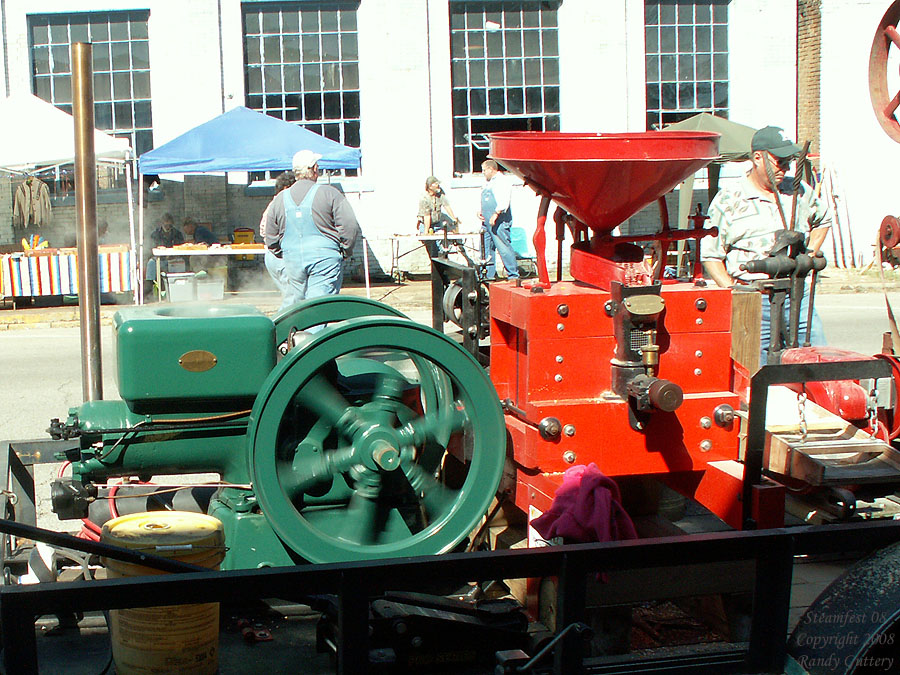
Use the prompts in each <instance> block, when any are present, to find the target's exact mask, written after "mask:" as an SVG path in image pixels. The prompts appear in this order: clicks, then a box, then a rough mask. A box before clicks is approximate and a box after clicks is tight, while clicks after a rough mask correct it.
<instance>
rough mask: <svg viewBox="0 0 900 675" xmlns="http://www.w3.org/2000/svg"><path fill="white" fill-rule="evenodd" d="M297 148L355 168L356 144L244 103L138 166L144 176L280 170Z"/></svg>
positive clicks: (330, 164) (327, 164)
mask: <svg viewBox="0 0 900 675" xmlns="http://www.w3.org/2000/svg"><path fill="white" fill-rule="evenodd" d="M298 150H312V151H313V152H315V153H318V154H320V155H322V159H321V160H319V166H320V167H321V168H323V169H356V168H359V161H360V152H359V149H358V148H348V147H347V146H345V145H341V144H340V143H337V142H335V141H332V140H331V139H329V138H325V137H324V136H320V135H319V134H317V133H315V132H312V131H309V130H308V129H304V128H303V127H301V126H298V125H296V124H292V123H291V122H283V121H282V120H279V119H276V118H275V117H271V116H269V115H264V114H262V113H258V112H256V111H254V110H250V109H249V108H244V107H243V106H241V107H238V108H234V109H233V110H229V111H228V112H227V113H224V114H222V115H219V116H218V117H215V118H213V119H211V120H210V121H209V122H204V123H203V124H201V125H200V126H197V127H194V128H193V129H191V130H190V131H186V132H185V133H183V134H181V136H178V137H177V138H174V139H172V140H171V141H169V142H168V143H166V144H165V145H161V146H160V147H158V148H155V149H153V150H150V151H149V152H145V153H144V154H143V155H141V156H140V159H139V160H138V166H139V169H140V171H141V173H143V174H159V173H204V172H207V171H279V170H281V171H284V170H287V169H290V168H291V158H293V156H294V153H295V152H297V151H298Z"/></svg>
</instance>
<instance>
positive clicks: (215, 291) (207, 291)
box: [194, 278, 225, 301]
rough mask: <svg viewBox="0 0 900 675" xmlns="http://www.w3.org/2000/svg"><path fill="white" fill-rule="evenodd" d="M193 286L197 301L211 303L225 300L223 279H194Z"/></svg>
mask: <svg viewBox="0 0 900 675" xmlns="http://www.w3.org/2000/svg"><path fill="white" fill-rule="evenodd" d="M194 286H195V288H196V289H197V300H204V301H211V300H222V299H224V298H225V280H224V279H212V278H206V279H195V280H194Z"/></svg>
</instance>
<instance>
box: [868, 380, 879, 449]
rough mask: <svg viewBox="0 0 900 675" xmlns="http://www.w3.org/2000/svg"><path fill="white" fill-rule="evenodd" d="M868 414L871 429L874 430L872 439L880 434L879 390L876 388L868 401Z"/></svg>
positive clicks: (870, 393)
mask: <svg viewBox="0 0 900 675" xmlns="http://www.w3.org/2000/svg"><path fill="white" fill-rule="evenodd" d="M866 412H867V413H868V418H869V429H871V430H872V438H875V436H876V435H877V434H878V390H877V389H875V388H874V387H873V388H872V391H870V392H869V396H868V398H867V399H866Z"/></svg>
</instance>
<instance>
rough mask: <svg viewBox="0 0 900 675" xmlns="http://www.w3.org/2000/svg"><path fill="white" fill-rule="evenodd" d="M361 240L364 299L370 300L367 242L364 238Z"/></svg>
mask: <svg viewBox="0 0 900 675" xmlns="http://www.w3.org/2000/svg"><path fill="white" fill-rule="evenodd" d="M362 240H363V268H364V271H365V275H366V299H368V300H371V299H372V288H371V287H370V285H369V240H368V239H366V238H365V237H363V238H362Z"/></svg>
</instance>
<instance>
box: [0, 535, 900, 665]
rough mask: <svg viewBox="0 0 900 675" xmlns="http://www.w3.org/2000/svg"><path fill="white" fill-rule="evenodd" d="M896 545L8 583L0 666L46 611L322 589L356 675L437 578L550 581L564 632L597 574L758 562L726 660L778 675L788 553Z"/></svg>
mask: <svg viewBox="0 0 900 675" xmlns="http://www.w3.org/2000/svg"><path fill="white" fill-rule="evenodd" d="M896 541H900V522H894V521H886V522H870V523H852V524H845V525H829V526H817V527H798V528H790V529H776V530H761V531H754V532H726V533H717V534H705V535H685V536H678V537H666V538H660V539H643V540H635V541H625V542H610V543H604V544H579V545H573V546H558V547H548V548H541V549H525V550H510V551H495V552H490V553H459V554H448V555H441V556H425V557H420V558H406V559H397V560H373V561H364V562H351V563H340V564H327V565H305V566H298V567H282V568H270V569H258V570H235V571H226V572H213V571H208V572H196V573H183V574H172V575H162V576H152V577H133V578H123V579H108V580H103V581H90V582H88V581H79V582H71V583H57V584H46V585H44V584H40V585H36V586H5V587H3V588H2V589H0V632H2V643H3V660H4V665H5V667H6V672H10V673H13V672H14V673H22V674H27V673H37V672H38V660H37V644H36V639H35V630H34V621H35V619H36V617H38V616H41V615H44V614H53V613H62V612H84V611H96V610H107V609H122V608H126V607H148V606H158V605H182V604H189V603H202V602H217V601H222V600H228V601H229V602H232V603H241V602H252V601H255V600H257V599H260V598H283V599H286V600H289V601H302V600H303V598H304V597H305V596H308V595H311V594H316V595H320V594H323V593H327V594H335V595H337V597H338V598H339V600H338V602H339V613H338V623H339V626H338V631H337V634H338V635H339V636H341V637H340V639H339V640H338V646H337V648H338V659H337V672H338V673H355V674H356V673H364V672H366V670H367V669H368V644H367V635H368V602H369V598H370V597H373V596H377V595H379V594H381V593H383V592H384V591H386V590H394V591H401V590H417V589H418V590H421V589H422V588H428V587H429V586H430V585H431V584H432V583H433V582H434V580H435V579H441V580H443V581H447V582H458V583H460V584H462V583H465V582H468V581H482V580H490V579H516V578H534V577H557V578H558V580H559V596H558V607H557V626H559V627H560V628H561V629H562V628H564V627H566V626H568V625H570V624H572V623H575V622H578V621H582V620H583V619H584V616H585V597H586V595H587V586H588V583H590V582H591V581H592V580H593V579H594V576H595V574H596V573H597V572H599V571H605V572H614V571H620V570H653V569H655V568H662V567H671V566H679V565H691V564H698V563H710V562H728V561H741V560H755V561H756V570H757V572H756V579H755V582H754V591H753V616H752V627H751V633H750V641H749V644H747V645H746V647H744V648H741V649H740V650H737V651H733V652H732V653H731V654H730V656H728V657H727V658H728V659H730V660H729V661H728V662H729V663H732V664H733V663H734V661H735V654H736V653H737V654H738V656H739V657H740V660H741V662H742V668H745V669H747V670H753V671H755V672H759V671H765V672H781V668H782V666H783V663H784V660H785V654H786V640H785V638H786V635H787V627H788V610H789V606H790V589H791V577H792V566H793V560H794V556H798V555H812V554H821V553H829V552H831V553H833V552H848V551H861V550H874V549H877V548H880V547H882V546H885V545H888V544H890V543H893V542H896ZM285 589H290V590H289V591H287V592H286V590H285ZM583 648H584V643H583V640H582V638H581V637H580V636H579V635H577V633H576V632H575V631H570V634H569V635H567V636H565V637H564V638H563V639H562V640H561V641H560V643H559V646H558V647H557V649H556V650H555V654H554V659H555V660H554V672H556V673H565V674H566V675H570V674H574V673H582V672H585V665H584V654H583V653H582V650H583ZM722 658H723V659H724V658H725V656H723V657H722ZM669 661H671V659H669ZM722 663H725V661H722V660H720V661H719V662H718V663H715V662H712V661H710V662H708V663H706V665H705V666H704V667H703V668H701V670H704V669H708V670H709V671H711V670H716V669H718V670H721V669H722ZM698 667H699V666H698ZM666 670H670V672H671V669H669V668H668V667H663V666H661V667H660V668H658V669H657V670H656V672H664V671H666ZM694 672H700V671H699V670H695V671H694ZM732 672H734V671H732Z"/></svg>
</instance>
